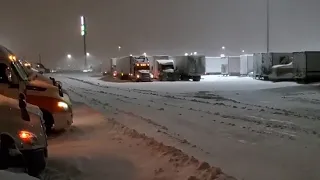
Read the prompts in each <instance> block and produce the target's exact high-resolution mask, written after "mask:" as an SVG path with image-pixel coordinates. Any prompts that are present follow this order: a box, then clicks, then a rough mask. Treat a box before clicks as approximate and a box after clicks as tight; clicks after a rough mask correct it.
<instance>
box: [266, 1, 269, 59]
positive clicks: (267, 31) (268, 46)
mask: <svg viewBox="0 0 320 180" xmlns="http://www.w3.org/2000/svg"><path fill="white" fill-rule="evenodd" d="M266 1H267V53H269V50H270V49H269V46H270V44H269V43H270V42H269V41H270V40H269V38H270V29H269V26H270V17H269V16H270V14H269V9H270V1H269V0H266Z"/></svg>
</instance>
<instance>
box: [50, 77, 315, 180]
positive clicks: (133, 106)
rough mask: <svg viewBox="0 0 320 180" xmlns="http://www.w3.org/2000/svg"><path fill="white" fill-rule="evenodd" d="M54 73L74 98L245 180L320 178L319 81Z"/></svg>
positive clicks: (312, 179)
mask: <svg viewBox="0 0 320 180" xmlns="http://www.w3.org/2000/svg"><path fill="white" fill-rule="evenodd" d="M55 78H57V79H58V80H61V81H62V82H63V86H64V87H65V88H67V89H69V91H70V93H71V94H73V95H72V96H73V97H72V98H73V99H74V100H75V101H79V102H84V103H86V104H87V105H89V106H91V107H93V108H95V109H96V110H98V111H100V112H102V113H104V115H105V116H106V117H108V118H112V119H114V120H115V121H118V122H121V123H123V124H125V125H126V126H128V127H130V128H134V129H136V130H137V131H139V132H143V133H146V134H147V135H148V136H152V137H154V138H155V139H157V140H158V141H162V142H164V143H165V144H168V145H173V146H175V147H178V148H180V149H183V151H185V152H187V153H188V154H190V155H193V156H196V157H198V158H199V159H201V160H205V161H208V162H210V164H211V165H214V166H218V167H221V168H222V170H223V171H224V172H226V173H227V174H230V175H233V176H235V177H237V178H238V179H245V180H256V179H259V180H270V179H273V180H287V179H289V180H301V179H308V180H318V179H320V171H319V165H320V162H319V159H320V155H319V152H320V135H319V134H320V122H319V121H320V112H319V106H318V105H319V104H320V93H319V91H318V90H319V88H318V86H316V85H308V86H306V85H298V84H296V83H292V82H281V83H272V82H264V81H258V80H253V79H251V78H247V77H242V78H240V77H219V76H205V77H204V79H203V80H202V81H201V82H150V83H131V82H130V83H114V82H112V83H111V82H103V81H101V80H98V79H99V78H97V77H88V75H86V74H69V75H59V74H57V75H55ZM79 138H81V137H79ZM59 146H61V147H60V148H63V144H61V145H59ZM75 146H76V145H75ZM66 156H67V154H66Z"/></svg>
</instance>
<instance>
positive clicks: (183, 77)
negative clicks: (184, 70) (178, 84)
mask: <svg viewBox="0 0 320 180" xmlns="http://www.w3.org/2000/svg"><path fill="white" fill-rule="evenodd" d="M181 80H182V81H189V77H188V76H186V75H181Z"/></svg>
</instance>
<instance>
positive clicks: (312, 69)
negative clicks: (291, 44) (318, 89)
mask: <svg viewBox="0 0 320 180" xmlns="http://www.w3.org/2000/svg"><path fill="white" fill-rule="evenodd" d="M319 59H320V52H319V51H318V52H317V51H306V52H294V53H293V63H292V65H293V77H294V79H295V80H296V81H297V82H299V83H300V82H301V83H309V82H320V61H319Z"/></svg>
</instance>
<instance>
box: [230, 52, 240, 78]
mask: <svg viewBox="0 0 320 180" xmlns="http://www.w3.org/2000/svg"><path fill="white" fill-rule="evenodd" d="M227 59H228V74H229V76H240V56H228V57H227Z"/></svg>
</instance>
